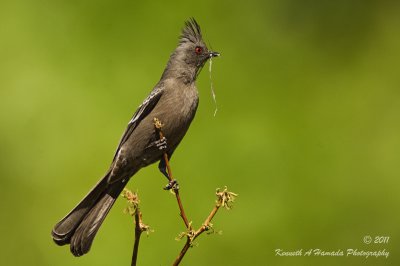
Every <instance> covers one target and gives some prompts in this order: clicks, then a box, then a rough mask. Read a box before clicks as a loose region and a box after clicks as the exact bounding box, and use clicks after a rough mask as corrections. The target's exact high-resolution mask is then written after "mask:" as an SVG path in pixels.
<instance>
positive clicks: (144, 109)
mask: <svg viewBox="0 0 400 266" xmlns="http://www.w3.org/2000/svg"><path fill="white" fill-rule="evenodd" d="M162 94H163V89H162V88H160V87H157V88H155V89H154V90H153V91H152V92H151V93H150V95H149V96H147V98H146V99H145V100H144V101H143V103H142V104H141V105H140V106H139V108H138V109H137V110H136V112H135V113H134V114H133V117H132V119H131V121H129V124H128V127H127V128H126V130H125V132H124V135H122V138H121V140H120V142H119V145H118V148H117V150H116V151H115V155H114V159H113V161H114V160H115V157H116V156H117V154H118V151H119V149H120V148H121V146H122V145H123V144H124V143H125V142H126V140H127V139H128V138H129V136H130V135H131V134H132V132H133V131H134V130H135V128H136V127H137V125H138V124H139V123H140V121H142V120H143V119H144V118H145V117H146V116H147V115H148V114H149V113H150V112H151V111H152V110H153V108H154V107H155V106H156V104H157V103H158V101H159V100H160V98H161V95H162Z"/></svg>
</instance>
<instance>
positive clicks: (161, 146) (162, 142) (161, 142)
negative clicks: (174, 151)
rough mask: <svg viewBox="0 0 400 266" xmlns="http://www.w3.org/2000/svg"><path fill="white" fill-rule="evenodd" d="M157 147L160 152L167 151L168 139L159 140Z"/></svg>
mask: <svg viewBox="0 0 400 266" xmlns="http://www.w3.org/2000/svg"><path fill="white" fill-rule="evenodd" d="M155 143H156V147H157V148H158V149H159V150H160V151H165V150H166V149H167V139H166V138H165V137H163V138H162V139H159V140H157V141H156V142H155Z"/></svg>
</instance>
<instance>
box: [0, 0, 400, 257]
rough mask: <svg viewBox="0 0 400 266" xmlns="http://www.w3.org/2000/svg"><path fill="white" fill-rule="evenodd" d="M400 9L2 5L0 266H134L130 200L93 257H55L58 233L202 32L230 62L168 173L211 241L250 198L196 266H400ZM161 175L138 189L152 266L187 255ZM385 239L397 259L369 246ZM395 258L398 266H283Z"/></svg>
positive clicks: (344, 4) (371, 4) (204, 244)
mask: <svg viewBox="0 0 400 266" xmlns="http://www.w3.org/2000/svg"><path fill="white" fill-rule="evenodd" d="M399 14H400V5H399V2H396V1H361V0H360V1H344V0H343V1H294V0H283V1H282V0H281V1H277V0H276V1H253V0H250V1H245V2H239V1H237V2H233V1H218V2H217V1H208V0H207V1H196V2H195V1H193V2H190V1H175V2H167V1H151V2H149V3H145V1H143V2H140V1H49V0H38V1H27V0H25V1H18V0H16V1H2V2H1V3H0V102H1V104H0V125H1V130H0V147H1V161H0V178H1V179H0V186H1V189H2V200H1V201H0V206H1V210H2V215H1V217H2V218H1V221H0V230H1V231H0V232H1V243H0V250H1V251H0V252H1V259H0V260H1V262H0V264H2V265H129V264H130V258H131V252H132V244H133V225H132V221H131V219H130V218H129V217H128V216H126V215H124V214H123V213H122V210H123V208H124V207H125V202H124V200H121V199H120V200H118V201H117V203H116V204H115V206H114V208H113V209H112V211H111V213H110V215H109V217H108V218H107V219H106V221H105V223H104V224H103V226H102V228H101V230H100V231H99V233H98V235H97V237H96V239H95V241H94V244H93V246H92V250H91V252H90V253H89V254H88V255H86V256H84V257H82V258H74V257H73V256H72V255H71V254H70V253H69V250H68V247H58V246H56V245H55V244H54V243H53V242H52V240H51V237H50V231H51V228H52V227H53V225H54V224H55V223H56V222H57V221H58V220H59V219H60V218H62V217H63V216H64V215H65V214H66V213H67V212H68V211H69V210H70V209H71V208H72V207H74V205H75V204H76V203H77V202H78V201H79V200H80V199H81V198H82V197H83V196H84V195H85V194H86V193H87V191H88V190H89V189H90V188H91V187H92V185H93V184H94V183H95V182H97V180H98V179H99V178H100V177H101V176H102V174H103V173H104V172H105V171H106V170H107V168H108V166H109V163H110V161H111V159H112V156H113V152H114V149H115V148H116V146H117V144H118V141H119V139H120V137H121V135H122V133H123V131H124V129H125V127H126V124H127V122H128V121H129V119H130V117H131V115H132V114H133V112H134V111H135V109H136V107H137V106H138V105H139V104H140V103H141V102H142V100H143V99H144V98H145V97H146V96H147V94H148V92H149V91H150V90H151V89H152V87H153V86H154V85H155V84H156V82H157V81H158V79H159V78H160V76H161V73H162V71H163V68H164V66H165V64H166V62H167V60H168V57H169V55H170V53H171V52H172V51H173V49H174V48H175V46H176V44H177V40H178V36H179V34H180V29H181V28H182V26H183V22H184V20H186V19H187V18H188V17H190V16H194V17H195V18H196V19H197V20H198V21H199V23H200V25H201V26H202V28H203V33H204V36H205V39H206V40H207V41H208V42H209V43H210V44H212V47H213V49H215V50H217V51H219V52H221V54H222V56H221V57H220V58H217V59H215V60H214V61H213V73H212V74H213V83H214V87H215V90H216V93H217V100H218V105H219V111H218V113H217V116H216V117H213V112H214V106H213V102H212V97H211V93H210V82H209V77H208V76H209V74H208V65H206V67H205V69H203V71H202V74H201V75H200V77H199V80H198V82H197V85H198V88H199V91H200V97H201V100H200V106H199V110H198V113H197V116H196V119H195V120H194V123H193V124H192V126H191V129H190V130H189V133H188V134H187V136H186V138H185V139H184V141H183V142H182V144H181V146H180V148H179V149H178V150H177V151H176V153H175V155H174V158H173V161H172V166H173V170H174V174H175V176H176V177H177V179H178V180H179V181H180V185H181V194H182V197H183V200H184V204H185V207H186V211H187V214H188V216H189V219H190V220H193V224H194V226H196V227H197V226H199V225H200V224H201V222H202V221H203V219H204V218H205V217H206V215H207V214H208V212H209V211H210V210H211V208H212V205H213V203H214V199H215V196H214V191H215V189H216V188H217V187H223V186H225V185H227V186H228V188H229V189H230V190H232V191H234V192H236V193H238V194H239V195H240V196H239V198H238V199H237V202H236V204H235V206H234V208H233V210H231V211H229V212H227V211H224V210H221V212H220V213H218V215H217V217H216V218H215V220H214V221H213V224H214V227H215V228H216V230H222V231H223V234H222V235H221V236H219V235H211V236H206V235H203V236H201V237H200V238H199V239H198V241H197V243H198V246H196V247H195V248H193V249H191V250H190V251H189V253H188V254H187V256H186V257H185V258H184V261H183V265H365V264H368V265H400V264H399V263H400V259H399V248H400V245H399V236H400V228H399V222H400V216H399V211H398V206H399V204H400V193H399V185H400V180H399V177H400V167H399V165H400V160H399V159H400V156H399V152H400V123H399V122H400V121H399V117H400V74H399V67H400V63H399V62H400V15H399ZM165 183H166V180H165V179H164V178H163V177H162V176H161V174H160V173H159V172H158V170H157V167H156V165H154V166H151V167H148V168H146V169H143V170H142V171H141V172H139V173H138V174H137V175H136V176H135V177H134V178H133V179H132V180H131V182H130V183H129V185H128V187H129V188H131V189H133V190H138V191H139V194H140V198H141V201H142V202H141V206H142V211H143V215H144V221H145V222H146V223H148V224H150V225H151V226H152V228H153V229H154V230H155V232H154V233H152V234H151V235H150V236H149V237H143V239H142V241H141V246H140V253H139V265H170V264H171V263H172V261H173V260H174V258H175V257H176V255H177V254H178V252H179V250H180V249H181V247H182V245H183V244H184V242H183V241H181V242H177V241H175V240H174V238H175V237H176V236H177V235H178V233H179V232H180V231H182V228H183V227H182V221H181V220H180V217H179V215H178V211H177V206H176V203H175V200H174V198H173V197H172V196H171V195H169V193H167V192H165V191H163V190H162V187H163V185H165ZM365 235H370V236H372V237H374V236H390V241H389V243H388V244H370V245H366V244H364V243H363V237H364V236H365ZM277 248H280V249H284V250H287V251H290V250H298V249H303V251H305V250H308V249H310V248H319V249H323V250H326V251H332V250H334V251H335V250H338V249H342V250H346V249H347V248H357V249H359V250H382V249H386V250H388V251H390V255H389V258H387V259H385V258H373V257H372V258H368V259H365V258H363V257H352V258H346V257H344V258H329V257H322V258H321V257H294V258H290V257H277V256H275V249H277Z"/></svg>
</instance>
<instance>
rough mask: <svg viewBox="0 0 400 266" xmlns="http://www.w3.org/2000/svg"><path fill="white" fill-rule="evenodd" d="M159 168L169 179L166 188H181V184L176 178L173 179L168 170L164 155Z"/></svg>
mask: <svg viewBox="0 0 400 266" xmlns="http://www.w3.org/2000/svg"><path fill="white" fill-rule="evenodd" d="M158 169H159V170H160V172H161V173H162V174H163V175H164V176H165V177H166V178H167V179H168V181H169V183H168V185H166V186H165V187H164V189H165V190H170V189H174V190H175V189H179V184H178V181H177V180H176V179H173V180H171V178H170V176H169V174H168V171H167V164H166V162H165V159H164V157H163V158H162V159H161V160H160V163H159V164H158Z"/></svg>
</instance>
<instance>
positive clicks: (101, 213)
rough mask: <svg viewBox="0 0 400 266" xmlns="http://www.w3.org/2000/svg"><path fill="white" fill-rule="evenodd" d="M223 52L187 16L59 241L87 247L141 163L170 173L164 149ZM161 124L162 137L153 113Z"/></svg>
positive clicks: (173, 141) (80, 251)
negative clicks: (210, 63)
mask: <svg viewBox="0 0 400 266" xmlns="http://www.w3.org/2000/svg"><path fill="white" fill-rule="evenodd" d="M215 56H219V53H217V52H212V51H210V50H208V48H207V46H206V44H205V43H204V41H203V38H202V35H201V30H200V26H199V24H197V22H196V21H195V20H194V19H193V18H191V19H189V20H188V21H186V22H185V27H184V28H183V30H182V33H181V36H180V39H179V43H178V46H177V47H176V49H175V51H174V52H173V53H172V55H171V57H170V58H169V61H168V63H167V66H166V68H165V70H164V72H163V74H162V76H161V79H160V81H159V82H158V83H157V85H156V86H155V87H154V89H153V90H152V91H151V93H150V95H149V96H148V97H147V98H146V99H145V100H144V101H143V103H142V104H141V105H140V106H139V108H138V109H137V110H136V112H135V113H134V115H133V117H132V119H131V120H130V121H129V124H128V127H127V128H126V130H125V133H124V134H123V136H122V139H121V141H120V143H119V145H118V148H117V150H116V152H115V155H114V159H113V161H112V163H111V166H110V168H109V169H108V171H107V172H106V174H105V175H104V177H103V178H102V179H101V180H100V181H99V182H98V183H97V184H96V185H95V186H94V188H92V190H91V191H90V192H89V193H88V194H87V195H86V197H85V198H84V199H83V200H82V201H81V202H80V203H79V204H78V205H77V206H76V207H75V208H74V209H73V210H72V211H71V212H70V213H69V214H67V216H65V217H64V218H63V219H62V220H61V221H60V222H58V223H57V224H56V225H55V226H54V228H53V230H52V237H53V240H54V241H55V243H56V244H58V245H66V244H70V249H71V252H72V254H73V255H75V256H82V255H84V254H86V253H87V252H89V249H90V247H91V245H92V242H93V239H94V237H95V235H96V233H97V231H98V230H99V228H100V226H101V224H102V223H103V221H104V219H105V217H106V215H107V213H108V212H109V211H110V209H111V207H112V205H113V204H114V202H115V200H116V199H117V197H118V196H119V195H120V193H121V191H122V190H123V188H124V187H125V185H126V184H127V182H128V181H129V179H130V178H131V177H132V176H133V175H134V174H136V173H137V172H138V171H139V170H140V169H141V168H142V167H145V166H147V165H150V164H152V163H155V162H158V161H159V162H160V163H159V169H160V171H161V172H162V173H163V174H164V175H165V176H167V177H168V174H167V171H166V162H165V161H164V158H163V154H164V152H165V153H167V155H168V158H171V156H172V153H173V152H174V150H175V149H176V147H177V146H178V144H179V143H180V142H181V140H182V138H183V137H184V136H185V134H186V131H187V130H188V128H189V125H190V123H191V122H192V120H193V118H194V116H195V113H196V109H197V106H198V102H199V99H198V92H197V88H196V84H195V81H196V78H197V76H198V75H199V72H200V70H201V69H202V67H203V66H204V64H205V63H206V61H207V60H208V59H210V58H212V57H215ZM154 118H158V119H159V120H160V121H161V122H162V123H163V124H164V126H163V128H162V133H163V135H164V136H165V138H164V139H160V137H159V135H158V134H157V132H156V130H155V127H154V124H153V119H154Z"/></svg>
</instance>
